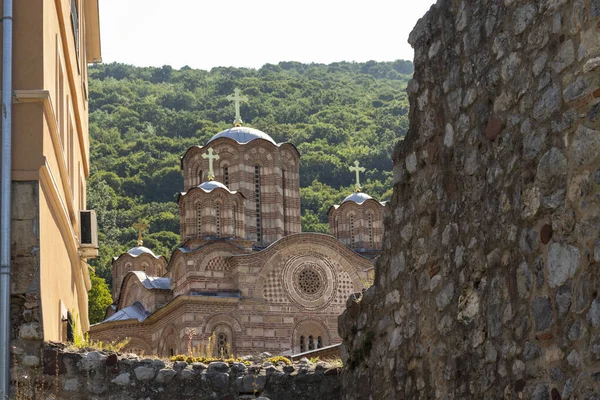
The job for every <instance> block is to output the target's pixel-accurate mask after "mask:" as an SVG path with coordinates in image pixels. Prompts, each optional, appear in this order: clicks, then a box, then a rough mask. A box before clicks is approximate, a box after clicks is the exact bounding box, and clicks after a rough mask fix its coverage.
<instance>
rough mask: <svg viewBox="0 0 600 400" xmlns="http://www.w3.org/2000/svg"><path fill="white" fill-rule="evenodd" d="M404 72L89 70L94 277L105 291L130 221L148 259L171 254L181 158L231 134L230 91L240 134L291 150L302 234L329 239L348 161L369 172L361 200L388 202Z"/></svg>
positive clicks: (408, 69) (369, 66)
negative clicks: (297, 160)
mask: <svg viewBox="0 0 600 400" xmlns="http://www.w3.org/2000/svg"><path fill="white" fill-rule="evenodd" d="M412 70H413V67H412V63H411V62H409V61H402V60H398V61H395V62H375V61H369V62H366V63H350V62H339V63H333V64H329V65H324V64H301V63H297V62H281V63H279V64H277V65H273V64H266V65H265V66H263V67H262V68H260V69H258V70H256V69H246V68H224V67H220V68H213V69H212V70H211V71H203V70H195V69H191V68H189V67H183V68H181V69H179V70H176V69H173V68H171V67H169V66H163V67H162V68H151V67H149V68H140V67H134V66H130V65H124V64H118V63H112V64H99V65H94V66H92V67H90V69H89V76H90V79H89V107H90V136H91V171H92V172H91V177H90V179H89V181H88V193H87V195H88V207H89V208H91V209H95V210H96V211H97V213H98V222H99V231H100V235H99V236H100V237H99V239H100V257H99V258H97V259H95V260H91V262H90V264H91V265H92V266H94V267H95V268H96V274H97V275H98V276H100V277H102V278H104V279H105V280H106V281H107V282H108V283H109V284H110V283H111V269H110V261H111V258H112V257H113V256H116V255H119V254H120V253H122V252H124V251H127V250H128V249H129V248H131V247H132V246H135V245H136V241H135V239H136V238H137V233H136V231H135V229H134V228H133V227H132V225H133V223H134V222H135V221H136V220H137V219H138V218H141V219H143V220H144V221H146V222H147V223H148V224H149V229H148V232H147V233H146V234H145V235H144V245H145V246H147V247H149V248H150V249H152V250H153V251H154V252H155V253H156V254H163V255H166V256H167V257H168V256H169V255H170V253H171V251H172V250H173V249H174V248H176V246H177V245H178V244H179V234H178V231H179V214H178V207H177V204H176V203H175V196H176V193H177V192H179V191H181V190H182V189H183V176H182V173H181V171H180V169H179V158H180V156H181V155H183V153H184V152H185V150H186V149H187V148H188V147H190V146H193V145H202V144H204V143H206V141H207V140H208V139H210V138H211V137H212V136H213V135H215V134H217V133H218V132H220V131H221V130H224V129H227V128H229V127H231V126H232V121H233V118H234V111H233V105H232V104H231V103H230V102H228V101H227V100H226V96H227V95H229V94H231V93H232V92H233V90H234V88H236V87H239V88H240V89H241V90H242V93H243V94H244V95H245V96H247V97H248V98H249V102H248V103H247V104H246V103H243V104H242V106H241V114H242V118H243V119H244V121H245V125H248V126H251V127H254V128H257V129H260V130H262V131H264V132H266V133H268V134H269V135H271V137H273V139H274V140H275V141H277V142H282V141H289V142H292V143H294V144H295V145H296V146H297V147H298V150H299V151H300V154H301V167H300V184H301V187H302V189H301V198H302V213H303V217H302V225H303V230H304V231H316V232H328V225H327V210H328V208H329V207H330V206H331V205H332V204H336V203H337V204H339V203H340V201H341V200H343V198H344V197H345V196H347V195H348V194H350V193H351V192H352V190H353V180H354V174H353V173H351V172H350V171H348V167H349V166H350V165H351V164H352V163H353V162H354V160H359V161H360V163H361V165H363V166H365V167H366V168H367V172H366V173H365V174H363V178H362V179H361V181H362V182H361V183H362V186H363V191H364V192H366V193H368V194H370V195H371V196H373V197H375V198H377V199H379V200H385V199H389V197H390V195H391V170H392V162H391V158H390V156H391V153H392V149H393V147H394V145H395V143H396V142H397V141H398V140H399V139H400V138H401V137H402V136H403V135H404V134H405V133H406V130H407V128H408V115H407V113H408V99H407V96H406V93H405V90H404V89H405V87H406V83H407V81H408V79H409V78H410V75H411V74H412Z"/></svg>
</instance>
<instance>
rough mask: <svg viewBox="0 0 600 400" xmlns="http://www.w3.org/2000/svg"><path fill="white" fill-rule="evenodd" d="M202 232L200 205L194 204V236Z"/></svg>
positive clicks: (198, 235)
mask: <svg viewBox="0 0 600 400" xmlns="http://www.w3.org/2000/svg"><path fill="white" fill-rule="evenodd" d="M201 234H202V205H200V204H198V205H196V237H200V235H201Z"/></svg>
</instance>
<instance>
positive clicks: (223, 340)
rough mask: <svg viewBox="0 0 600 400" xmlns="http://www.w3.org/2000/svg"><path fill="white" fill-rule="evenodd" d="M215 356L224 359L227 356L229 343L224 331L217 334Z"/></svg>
mask: <svg viewBox="0 0 600 400" xmlns="http://www.w3.org/2000/svg"><path fill="white" fill-rule="evenodd" d="M217 357H221V358H224V359H225V358H228V357H229V343H228V342H227V335H226V334H225V333H219V336H217Z"/></svg>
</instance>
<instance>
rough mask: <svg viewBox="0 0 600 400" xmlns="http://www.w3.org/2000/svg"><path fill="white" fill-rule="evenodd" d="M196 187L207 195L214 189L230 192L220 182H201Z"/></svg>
mask: <svg viewBox="0 0 600 400" xmlns="http://www.w3.org/2000/svg"><path fill="white" fill-rule="evenodd" d="M198 187H199V188H200V189H202V190H204V191H205V192H207V193H208V192H212V191H213V190H214V189H216V188H221V189H225V190H227V191H228V192H231V191H230V190H229V188H228V187H227V186H225V185H223V184H222V183H221V182H217V181H208V182H203V183H201V184H200V185H199V186H198Z"/></svg>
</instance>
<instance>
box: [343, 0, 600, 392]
mask: <svg viewBox="0 0 600 400" xmlns="http://www.w3.org/2000/svg"><path fill="white" fill-rule="evenodd" d="M409 42H410V43H411V45H412V46H413V47H414V49H415V74H414V77H413V79H412V80H411V81H410V82H409V85H408V89H407V90H408V93H409V98H410V104H411V111H410V129H409V133H408V135H407V137H406V139H405V140H404V141H403V142H401V143H399V145H398V147H397V150H396V153H395V155H394V177H395V186H394V195H393V199H392V202H391V210H390V211H391V212H390V216H389V217H388V220H387V221H386V222H387V226H386V235H385V239H384V254H383V255H382V256H381V258H380V260H379V263H378V265H377V267H376V279H375V285H374V286H373V287H371V288H370V289H368V290H367V291H366V292H365V293H364V295H363V296H362V298H361V297H355V298H354V299H350V300H349V302H348V306H349V307H348V309H347V310H346V311H345V313H344V314H343V315H342V316H341V317H340V321H339V330H340V336H342V338H343V339H344V344H343V348H342V358H343V359H344V361H345V362H344V365H345V367H344V368H345V369H344V373H343V384H342V386H343V398H344V399H370V398H372V399H501V398H502V399H518V398H526V399H537V400H542V399H543V400H545V399H550V398H551V399H553V400H555V399H585V400H592V399H600V297H599V295H598V290H599V289H600V158H599V155H600V1H599V0H537V1H534V0H530V1H527V0H439V1H438V3H437V5H435V6H433V7H432V9H431V10H430V11H429V12H428V13H427V14H426V15H425V16H424V17H423V18H422V19H421V20H420V21H419V23H418V24H417V26H416V27H415V29H414V30H413V32H412V33H411V35H410V39H409Z"/></svg>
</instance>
